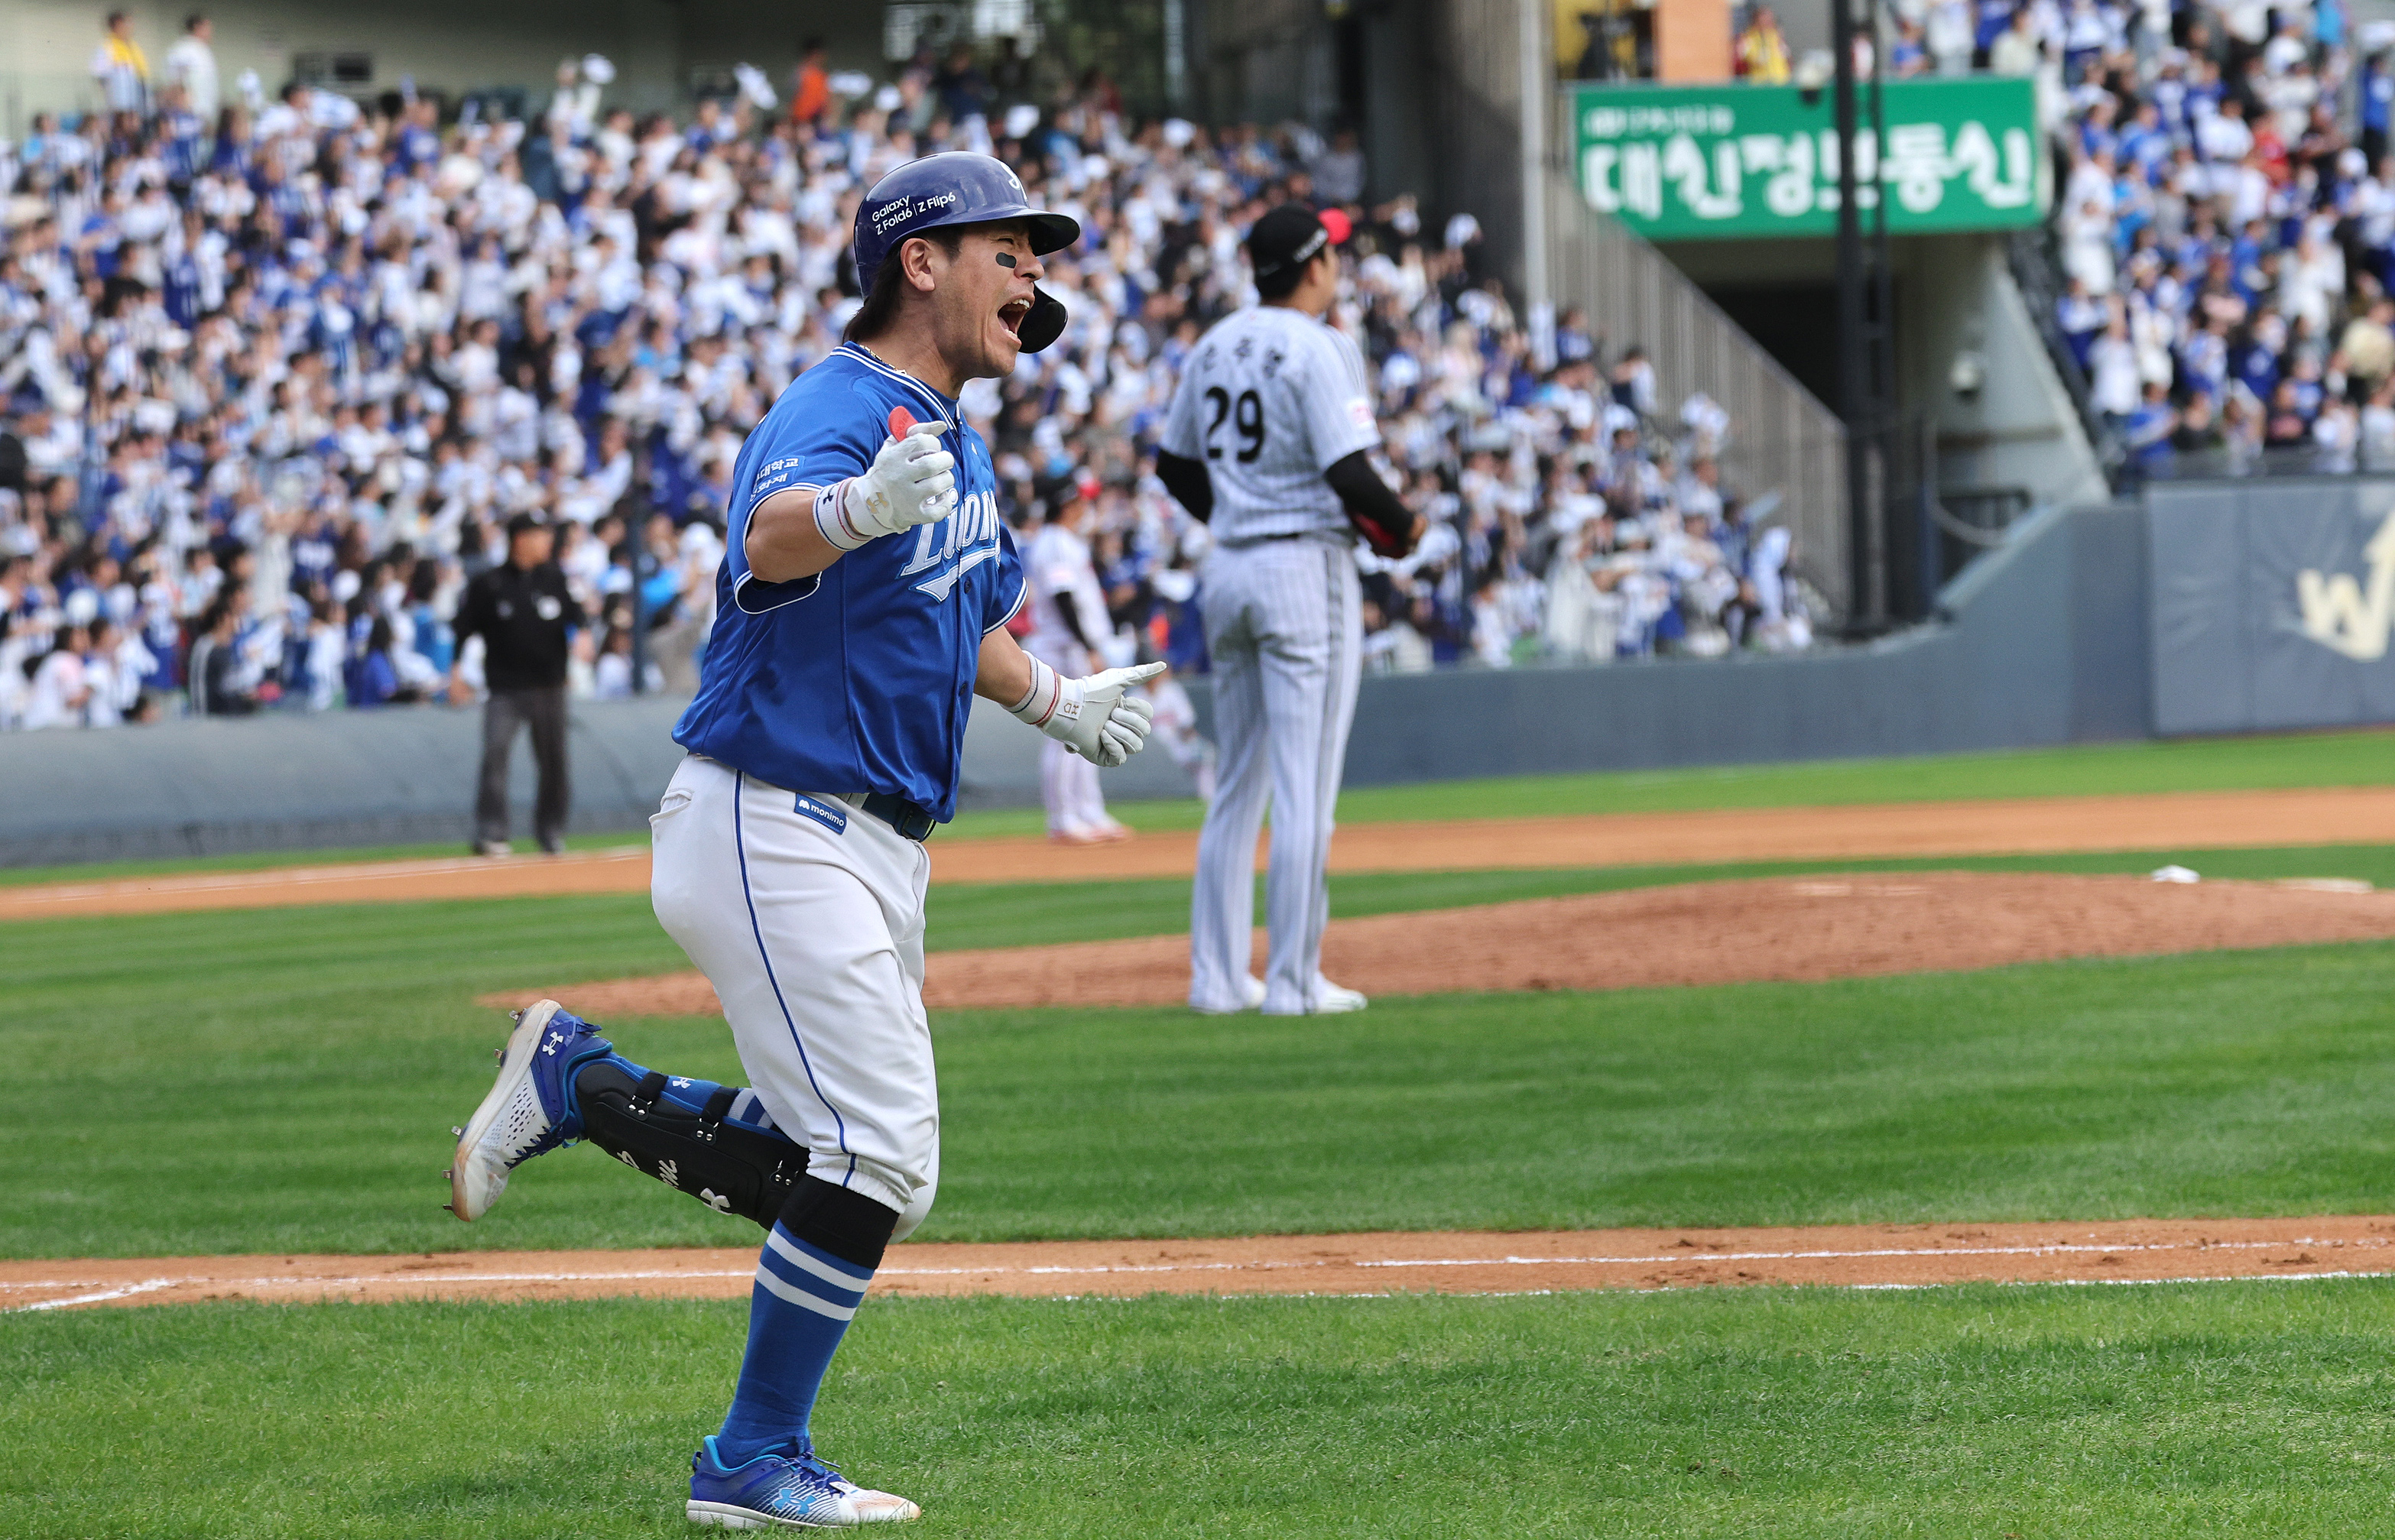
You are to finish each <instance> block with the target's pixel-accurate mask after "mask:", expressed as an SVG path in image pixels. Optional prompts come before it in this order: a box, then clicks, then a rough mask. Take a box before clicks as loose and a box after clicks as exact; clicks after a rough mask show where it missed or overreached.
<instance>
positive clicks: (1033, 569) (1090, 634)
mask: <svg viewBox="0 0 2395 1540" xmlns="http://www.w3.org/2000/svg"><path fill="white" fill-rule="evenodd" d="M1090 493H1091V489H1090V488H1089V487H1088V486H1083V485H1078V484H1076V485H1074V486H1072V487H1070V488H1068V489H1066V490H1065V491H1064V492H1061V493H1059V494H1058V498H1057V505H1056V508H1055V511H1054V512H1053V513H1052V514H1050V515H1049V517H1048V521H1047V522H1046V523H1045V524H1042V525H1041V526H1040V527H1039V533H1037V534H1035V535H1033V536H1032V537H1031V546H1030V548H1029V549H1028V550H1026V551H1025V552H1024V557H1023V564H1024V569H1025V578H1026V579H1027V580H1028V582H1029V585H1030V589H1031V635H1030V636H1029V637H1028V638H1025V642H1024V647H1025V651H1027V652H1029V653H1030V654H1031V655H1032V656H1033V657H1035V658H1038V659H1039V661H1040V662H1042V663H1044V664H1047V665H1049V666H1051V667H1052V668H1058V669H1063V670H1065V671H1066V672H1068V673H1073V674H1079V673H1082V672H1084V671H1087V670H1091V669H1093V668H1094V667H1095V666H1096V665H1097V664H1098V663H1100V662H1101V661H1103V660H1104V658H1105V650H1106V644H1107V643H1108V642H1110V641H1112V640H1113V639H1114V638H1113V633H1112V632H1111V631H1110V630H1109V629H1108V628H1107V616H1106V595H1105V589H1104V588H1101V587H1100V586H1098V570H1097V568H1096V567H1095V566H1093V565H1092V563H1091V561H1090V543H1089V542H1088V541H1087V540H1084V539H1082V538H1081V525H1082V522H1083V521H1084V520H1087V519H1088V517H1089V513H1090ZM1149 704H1150V706H1151V708H1152V707H1153V705H1154V703H1153V702H1152V701H1151V702H1150V703H1149ZM1152 716H1153V712H1152V710H1151V717H1152ZM1039 796H1040V800H1041V801H1042V802H1044V803H1046V804H1047V809H1048V837H1049V838H1051V839H1053V840H1057V841H1059V842H1061V843H1063V844H1066V845H1092V844H1096V843H1098V842H1100V841H1103V840H1114V839H1127V838H1129V837H1130V836H1131V831H1130V830H1129V829H1127V828H1125V827H1124V826H1123V825H1122V824H1120V823H1117V822H1116V821H1115V820H1114V819H1113V818H1112V817H1111V816H1109V815H1108V813H1107V812H1106V799H1105V793H1104V792H1103V791H1101V790H1100V789H1099V786H1098V767H1097V766H1095V765H1093V764H1092V763H1090V762H1089V761H1088V760H1087V759H1084V758H1082V757H1079V756H1078V755H1077V754H1074V753H1073V752H1072V751H1071V750H1069V749H1067V748H1066V747H1065V745H1064V744H1060V743H1058V742H1057V741H1056V740H1054V739H1050V740H1049V741H1048V742H1046V743H1044V744H1040V745H1039Z"/></svg>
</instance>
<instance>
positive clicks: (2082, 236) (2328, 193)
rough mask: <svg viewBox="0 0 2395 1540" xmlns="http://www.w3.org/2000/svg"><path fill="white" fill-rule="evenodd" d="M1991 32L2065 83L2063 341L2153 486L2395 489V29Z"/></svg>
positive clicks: (2012, 65)
mask: <svg viewBox="0 0 2395 1540" xmlns="http://www.w3.org/2000/svg"><path fill="white" fill-rule="evenodd" d="M1978 16H1979V18H1980V21H1979V34H1978V39H1977V42H1978V47H1979V49H1980V50H1981V58H1982V59H1987V58H1988V57H1989V50H1990V49H1991V47H1992V48H1993V49H1994V50H1995V54H1996V57H1995V58H1994V59H1993V60H1992V62H1993V63H1994V65H1995V66H1996V67H1997V68H2000V69H2006V70H2010V71H2012V72H2018V73H2034V74H2037V75H2039V76H2040V77H2041V78H2042V80H2043V81H2044V87H2045V88H2044V92H2043V93H2042V95H2043V98H2044V100H2046V101H2047V102H2048V103H2049V104H2051V117H2052V119H2053V120H2054V121H2055V124H2056V126H2057V127H2058V138H2059V139H2060V142H2061V145H2062V149H2063V153H2064V160H2063V167H2064V175H2063V177H2062V178H2061V188H2060V192H2059V195H2058V198H2057V200H2056V204H2055V211H2054V218H2053V225H2054V233H2055V236H2056V241H2057V247H2058V255H2059V267H2060V270H2061V271H2060V277H2061V280H2062V292H2061V293H2060V295H2059V296H2058V300H2057V302H2056V313H2055V317H2054V319H2055V322H2056V323H2057V326H2058V331H2059V332H2060V334H2061V335H2062V336H2063V338H2064V339H2065V346H2066V347H2067V348H2068V350H2069V351H2070V353H2071V357H2072V360H2073V362H2076V363H2077V364H2078V365H2079V366H2080V369H2081V371H2082V372H2083V377H2084V381H2085V383H2086V386H2087V390H2088V395H2089V398H2090V401H2091V403H2092V405H2093V407H2094V409H2095V410H2096V411H2097V413H2099V414H2100V415H2101V416H2102V417H2103V419H2104V421H2105V422H2106V423H2107V424H2109V425H2110V426H2111V428H2112V429H2113V430H2114V432H2115V433H2116V434H2117V435H2118V436H2119V438H2120V441H2122V443H2123V445H2124V449H2125V454H2126V455H2127V459H2128V463H2129V467H2130V468H2131V470H2132V472H2133V473H2137V474H2144V475H2166V474H2170V473H2172V472H2173V471H2175V470H2177V471H2187V470H2191V469H2198V468H2201V469H2203V470H2206V471H2217V470H2221V469H2231V470H2236V469H2250V468H2256V467H2267V468H2287V469H2303V470H2324V471H2349V470H2352V469H2355V468H2357V467H2365V466H2366V467H2377V468H2384V467H2388V466H2395V303H2391V302H2390V300H2389V297H2388V289H2389V284H2390V283H2395V162H2390V161H2389V159H2388V112H2389V108H2390V105H2395V65H2390V60H2389V57H2388V52H2387V49H2388V45H2389V44H2390V43H2395V27H2388V26H2385V25H2383V24H2382V25H2378V26H2372V27H2364V28H2362V29H2361V32H2360V34H2359V35H2357V33H2356V32H2355V30H2354V29H2353V28H2352V26H2351V24H2350V22H2349V18H2348V15H2347V10H2346V7H2345V4H2344V0H2302V3H2282V4H2275V5H2262V4H2256V3H2254V0H2233V3H2230V4H2222V5H2214V4H2208V3H2204V0H2177V3H2176V4H2163V3H2159V0H2141V3H2139V4H2135V5H2121V4H2115V3H2112V0H2070V3H2069V4H2067V5H2065V4H2058V3H2057V0H2032V3H2031V4H2027V5H2023V6H2020V7H2018V9H2014V8H2012V7H2009V6H2006V5H1998V6H1993V7H1991V6H1989V5H1982V6H1980V7H1979V9H1978ZM1991 28H1993V29H1996V30H1994V31H1993V32H1992V33H1991Z"/></svg>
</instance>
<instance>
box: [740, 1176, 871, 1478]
mask: <svg viewBox="0 0 2395 1540" xmlns="http://www.w3.org/2000/svg"><path fill="white" fill-rule="evenodd" d="M811 1181H812V1179H811ZM812 1185H814V1186H823V1185H826V1184H823V1183H819V1182H814V1183H812ZM833 1191H838V1190H837V1189H834V1190H833ZM842 1196H847V1194H842ZM877 1206H878V1205H877ZM881 1212H883V1213H888V1212H889V1211H888V1210H886V1209H884V1210H882V1211H881ZM891 1218H892V1220H893V1223H894V1221H895V1220H896V1218H897V1217H896V1216H895V1215H892V1216H891ZM786 1221H787V1211H785V1221H777V1222H776V1223H775V1224H774V1228H773V1229H772V1230H771V1231H767V1232H766V1236H765V1249H764V1250H763V1251H762V1252H761V1253H760V1254H759V1255H758V1258H757V1283H756V1285H755V1287H753V1288H752V1289H751V1290H750V1291H749V1296H748V1354H747V1356H745V1357H744V1358H742V1359H741V1361H740V1385H739V1389H736V1390H734V1392H733V1395H732V1410H731V1411H730V1412H728V1413H726V1414H725V1415H724V1418H723V1431H722V1432H721V1433H719V1434H717V1435H716V1440H715V1447H716V1454H717V1457H718V1458H720V1459H721V1461H722V1462H723V1464H725V1465H726V1466H735V1465H740V1464H743V1463H745V1462H746V1461H748V1460H751V1459H754V1458H756V1457H757V1456H758V1455H759V1454H763V1453H764V1452H765V1451H766V1450H767V1449H769V1448H772V1447H773V1446H774V1445H776V1444H782V1443H786V1442H787V1441H790V1440H792V1439H796V1440H797V1441H799V1443H800V1444H801V1446H802V1447H804V1446H805V1445H806V1444H807V1437H808V1435H807V1417H808V1415H809V1414H811V1413H812V1412H813V1411H814V1404H815V1393H816V1391H818V1390H819V1389H822V1387H823V1380H824V1374H825V1372H826V1371H827V1370H828V1369H830V1367H831V1357H832V1354H833V1353H834V1352H835V1351H836V1350H837V1349H839V1347H840V1336H841V1335H842V1334H843V1333H845V1332H846V1331H847V1330H848V1323H849V1319H850V1317H852V1316H853V1315H855V1314H856V1307H857V1305H858V1304H859V1303H860V1302H861V1301H862V1300H863V1299H864V1298H865V1287H866V1285H867V1283H871V1282H873V1269H872V1268H870V1267H865V1266H860V1265H859V1264H857V1263H855V1262H851V1261H843V1260H842V1259H841V1258H840V1257H835V1256H833V1255H832V1254H831V1253H830V1252H828V1251H826V1250H824V1249H823V1248H822V1247H820V1246H816V1245H811V1244H808V1243H807V1242H805V1241H802V1240H801V1239H799V1238H798V1237H797V1236H795V1235H793V1234H791V1233H790V1231H789V1230H788V1229H787V1228H786ZM883 1234H884V1237H885V1238H886V1237H887V1234H888V1231H887V1230H885V1231H883ZM875 1250H876V1251H877V1252H878V1251H879V1248H878V1247H877V1248H875Z"/></svg>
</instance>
